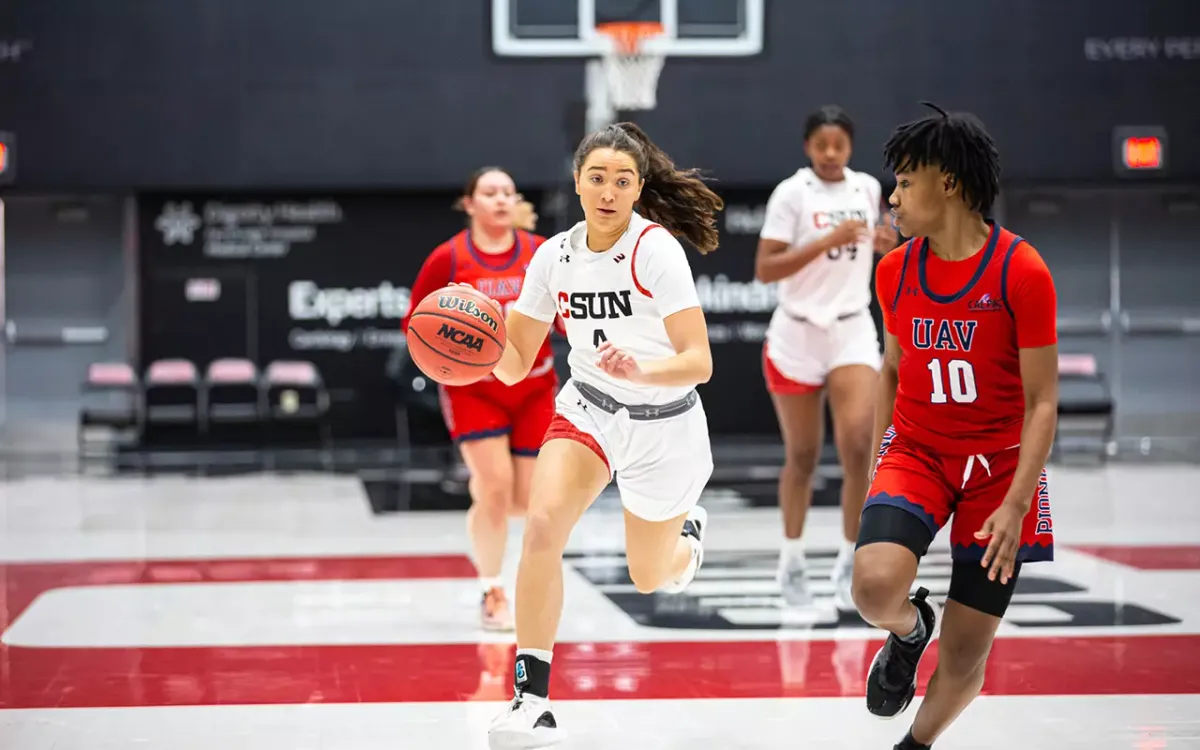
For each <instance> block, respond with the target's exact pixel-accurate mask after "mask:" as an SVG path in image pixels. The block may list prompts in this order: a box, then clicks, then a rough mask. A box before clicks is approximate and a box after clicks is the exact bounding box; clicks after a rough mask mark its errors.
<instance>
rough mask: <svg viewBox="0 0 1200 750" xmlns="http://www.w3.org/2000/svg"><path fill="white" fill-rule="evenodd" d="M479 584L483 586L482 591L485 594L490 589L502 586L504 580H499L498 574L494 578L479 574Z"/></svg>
mask: <svg viewBox="0 0 1200 750" xmlns="http://www.w3.org/2000/svg"><path fill="white" fill-rule="evenodd" d="M479 585H480V586H482V587H483V593H485V594H486V593H487V592H489V591H491V590H492V589H500V588H504V582H503V581H501V580H500V576H496V577H495V578H484V577H483V576H480V577H479Z"/></svg>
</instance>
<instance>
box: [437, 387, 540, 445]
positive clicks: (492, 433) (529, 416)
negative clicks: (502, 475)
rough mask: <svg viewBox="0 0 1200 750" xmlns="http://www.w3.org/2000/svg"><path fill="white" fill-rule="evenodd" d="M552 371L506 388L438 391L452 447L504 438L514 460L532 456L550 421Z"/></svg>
mask: <svg viewBox="0 0 1200 750" xmlns="http://www.w3.org/2000/svg"><path fill="white" fill-rule="evenodd" d="M557 391H558V378H557V376H556V375H555V374H554V372H553V371H551V372H550V373H548V374H546V375H535V376H533V377H529V378H526V379H525V380H523V381H521V382H520V383H516V384H514V385H511V386H506V385H504V384H503V383H501V382H499V381H487V382H482V383H474V384H472V385H467V386H460V387H445V386H443V387H442V388H441V390H440V400H441V404H442V417H443V418H444V419H445V420H446V427H447V429H449V431H450V437H451V438H452V439H453V440H454V442H456V443H464V442H468V441H471V440H482V439H484V438H490V437H499V436H501V435H508V444H509V449H510V450H511V451H512V453H513V455H515V456H536V455H537V454H538V449H539V448H541V447H542V438H543V437H545V435H546V428H547V427H549V426H550V420H551V419H553V418H554V396H555V394H556V393H557Z"/></svg>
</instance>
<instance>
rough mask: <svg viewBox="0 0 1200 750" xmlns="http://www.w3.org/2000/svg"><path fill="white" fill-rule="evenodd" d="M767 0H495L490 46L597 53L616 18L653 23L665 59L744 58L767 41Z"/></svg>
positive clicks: (531, 53)
mask: <svg viewBox="0 0 1200 750" xmlns="http://www.w3.org/2000/svg"><path fill="white" fill-rule="evenodd" d="M764 2H765V0H492V49H493V51H494V52H495V53H496V54H497V55H500V56H503V57H599V56H601V55H602V54H603V53H604V52H605V51H606V50H608V49H609V48H610V45H611V44H612V42H611V40H610V39H609V38H608V37H606V36H604V35H603V34H601V33H599V32H597V31H596V26H597V24H603V23H606V22H612V21H655V22H657V23H660V24H662V26H663V31H664V33H663V34H662V35H661V36H660V37H658V38H655V39H652V40H650V41H648V42H647V43H646V49H647V51H649V52H653V53H658V54H665V55H666V56H667V57H743V56H748V55H757V54H758V53H759V52H761V51H762V45H763V4H764Z"/></svg>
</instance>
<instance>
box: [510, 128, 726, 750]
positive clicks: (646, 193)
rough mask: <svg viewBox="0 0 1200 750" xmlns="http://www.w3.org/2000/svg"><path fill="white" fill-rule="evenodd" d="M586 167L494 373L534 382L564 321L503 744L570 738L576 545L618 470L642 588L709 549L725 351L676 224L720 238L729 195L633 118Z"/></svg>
mask: <svg viewBox="0 0 1200 750" xmlns="http://www.w3.org/2000/svg"><path fill="white" fill-rule="evenodd" d="M574 169H575V189H576V192H577V193H578V194H579V196H580V203H581V204H582V205H583V212H584V217H585V220H584V221H582V222H580V223H579V224H578V225H576V226H575V227H574V228H572V229H571V230H569V231H567V232H563V233H562V234H559V235H556V236H555V237H552V238H550V239H549V240H546V242H545V243H543V244H542V246H541V247H539V248H538V250H537V253H536V254H535V255H534V258H533V261H532V262H531V263H530V265H529V269H528V270H527V271H526V275H525V280H524V284H523V287H522V289H521V296H520V298H519V299H518V300H517V303H516V305H515V306H514V307H513V310H512V312H510V313H509V316H508V320H507V329H508V344H507V346H506V347H505V350H504V355H503V356H502V357H501V359H500V362H499V364H498V365H497V366H496V370H495V374H496V377H497V378H499V379H500V380H501V381H502V382H505V383H510V382H517V381H520V380H521V379H522V378H524V377H525V374H526V373H527V372H529V369H530V367H531V366H532V365H533V364H534V361H535V359H536V355H537V351H538V348H539V347H540V346H541V342H542V341H543V340H545V338H546V334H547V332H548V331H549V328H550V324H551V322H552V321H553V320H554V317H555V315H556V314H557V315H559V316H561V317H562V319H563V322H564V324H565V326H566V332H567V338H568V340H569V342H570V345H571V351H570V354H569V356H568V358H567V361H568V364H569V365H570V369H571V377H570V380H568V381H567V383H566V384H564V386H563V388H562V390H561V391H560V392H559V395H558V399H557V403H556V415H555V417H554V420H553V421H552V422H551V424H550V428H549V430H547V432H546V437H545V441H544V443H543V445H542V449H541V451H540V453H539V454H538V458H537V464H536V467H535V469H534V475H533V486H532V488H531V490H530V499H529V511H528V516H527V521H526V525H525V540H524V544H523V547H522V551H521V563H520V567H519V569H518V572H517V590H516V622H517V656H516V662H515V665H514V684H515V697H514V699H513V702H512V703H511V704H510V705H509V707H508V709H507V710H506V711H505V712H504V713H503V714H501V715H500V716H498V717H497V718H496V720H495V721H494V722H493V723H492V726H491V728H490V729H489V731H488V741H489V744H490V746H491V747H492V748H493V750H517V749H518V748H519V749H520V750H530V749H533V748H543V747H549V746H551V745H554V744H556V743H558V742H559V741H561V740H562V739H563V732H562V730H561V729H560V728H559V726H558V722H557V720H556V719H555V716H554V713H553V711H552V710H551V708H550V702H549V687H550V665H551V661H552V657H553V647H554V639H555V636H556V633H557V630H558V622H559V618H560V617H561V614H562V595H563V594H562V587H563V582H562V568H563V565H562V556H563V550H564V549H565V548H566V544H567V539H568V537H569V536H570V534H571V530H572V529H573V528H574V526H575V524H576V523H577V522H578V521H579V518H580V517H581V516H582V515H583V513H584V511H585V510H587V508H588V506H590V505H591V504H592V502H593V501H594V500H595V499H596V497H597V496H598V495H599V494H600V492H601V491H602V490H603V489H604V488H605V487H606V486H607V485H608V484H609V482H610V481H611V480H612V478H613V475H614V474H615V475H616V480H617V488H618V489H619V490H620V494H621V502H622V504H623V505H624V507H625V549H626V560H627V562H628V565H629V575H630V577H631V578H632V579H633V585H634V586H635V587H636V588H637V590H638V591H641V592H643V593H650V592H653V591H664V592H668V593H675V592H679V591H682V590H683V589H684V587H686V586H687V585H688V584H689V583H690V582H691V581H692V579H693V578H694V577H695V575H696V571H697V570H698V569H699V567H700V565H701V562H702V561H703V541H704V534H705V530H706V525H707V523H706V522H707V518H706V515H705V513H704V511H703V509H702V508H700V507H699V506H698V505H697V502H698V500H699V499H700V493H701V491H702V490H703V489H704V486H705V484H706V483H707V482H708V479H709V477H710V476H711V474H712V469H713V463H712V449H711V446H710V444H709V436H708V422H707V420H706V418H705V416H704V407H703V406H702V405H701V403H700V397H699V395H698V394H697V393H696V390H695V387H696V386H697V385H698V384H700V383H704V382H706V381H708V379H709V377H710V376H711V374H712V355H711V353H710V350H709V343H708V329H707V327H706V324H705V320H704V313H703V311H702V310H701V309H700V302H699V299H698V297H697V295H696V288H695V285H694V282H693V277H692V271H691V267H690V266H689V264H688V260H687V256H686V255H685V254H684V250H683V247H682V245H680V243H679V241H678V240H677V239H676V238H675V235H678V236H681V237H683V238H685V239H687V240H688V241H689V242H690V243H691V244H692V245H694V246H695V247H696V248H697V249H699V250H700V251H701V252H708V251H710V250H714V249H715V248H716V245H717V230H716V227H715V225H716V216H715V214H716V212H717V211H719V210H720V209H721V208H722V205H723V204H722V201H721V199H720V198H719V197H718V196H717V195H716V194H715V193H713V192H712V191H711V190H709V189H708V187H707V186H705V185H704V183H703V182H702V181H701V180H700V179H699V178H697V177H696V176H695V174H694V173H693V172H691V171H681V170H677V169H676V168H675V166H674V164H673V163H672V162H671V160H670V158H668V157H667V155H666V154H664V153H663V152H662V151H661V150H660V149H659V148H658V147H657V146H655V145H654V144H653V143H652V142H651V141H650V139H649V138H648V137H647V136H646V134H645V133H644V132H642V130H641V129H640V128H638V127H637V126H636V125H633V124H632V123H621V124H617V125H610V126H609V127H607V128H605V129H603V130H601V131H598V132H596V133H593V134H591V135H589V136H588V137H587V138H585V139H584V140H583V142H582V143H581V144H580V146H579V148H578V149H577V150H576V152H575V159H574ZM635 205H636V206H637V208H638V209H639V210H640V213H639V212H637V211H634V207H635ZM643 217H645V218H643Z"/></svg>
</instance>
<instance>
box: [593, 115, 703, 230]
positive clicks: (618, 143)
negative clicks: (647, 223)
mask: <svg viewBox="0 0 1200 750" xmlns="http://www.w3.org/2000/svg"><path fill="white" fill-rule="evenodd" d="M598 148H611V149H613V150H614V151H620V152H622V153H626V154H629V155H630V156H632V157H633V160H634V162H636V163H637V167H638V173H639V175H640V176H641V178H642V179H643V180H645V184H644V185H643V186H642V196H641V198H639V199H638V203H637V209H638V211H639V212H640V213H641V214H642V215H643V216H645V217H646V218H647V219H649V220H651V221H653V222H656V223H658V224H661V225H662V226H663V228H665V229H666V230H667V231H668V232H670V233H671V234H673V235H675V236H676V237H680V238H682V239H685V240H687V241H688V242H689V243H690V244H691V245H692V246H693V247H695V248H696V249H697V250H699V251H700V252H701V253H711V252H712V251H713V250H716V249H717V244H718V242H719V240H720V238H719V235H718V233H717V212H718V211H720V210H721V209H723V208H725V201H724V200H722V199H721V196H719V195H717V194H716V193H714V192H713V191H712V190H711V189H710V188H709V187H708V185H706V184H704V181H703V180H702V179H700V176H699V175H700V172H699V170H697V169H679V168H678V167H676V166H675V162H673V161H672V160H671V157H670V156H667V154H666V153H665V152H664V151H663V150H662V149H661V148H659V147H658V146H657V145H655V144H654V142H653V141H651V140H650V136H648V135H646V132H645V131H644V130H642V129H641V128H640V127H638V126H637V125H635V124H634V123H632V122H619V123H616V124H615V125H609V126H608V127H606V128H604V129H603V130H598V131H596V132H595V133H592V134H591V135H589V136H587V137H586V138H584V139H583V142H582V143H580V144H579V148H578V149H576V150H575V161H574V164H575V171H576V172H578V171H579V170H580V169H581V168H582V167H583V163H584V161H586V160H587V157H588V154H590V153H592V152H593V151H595V150H596V149H598Z"/></svg>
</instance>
